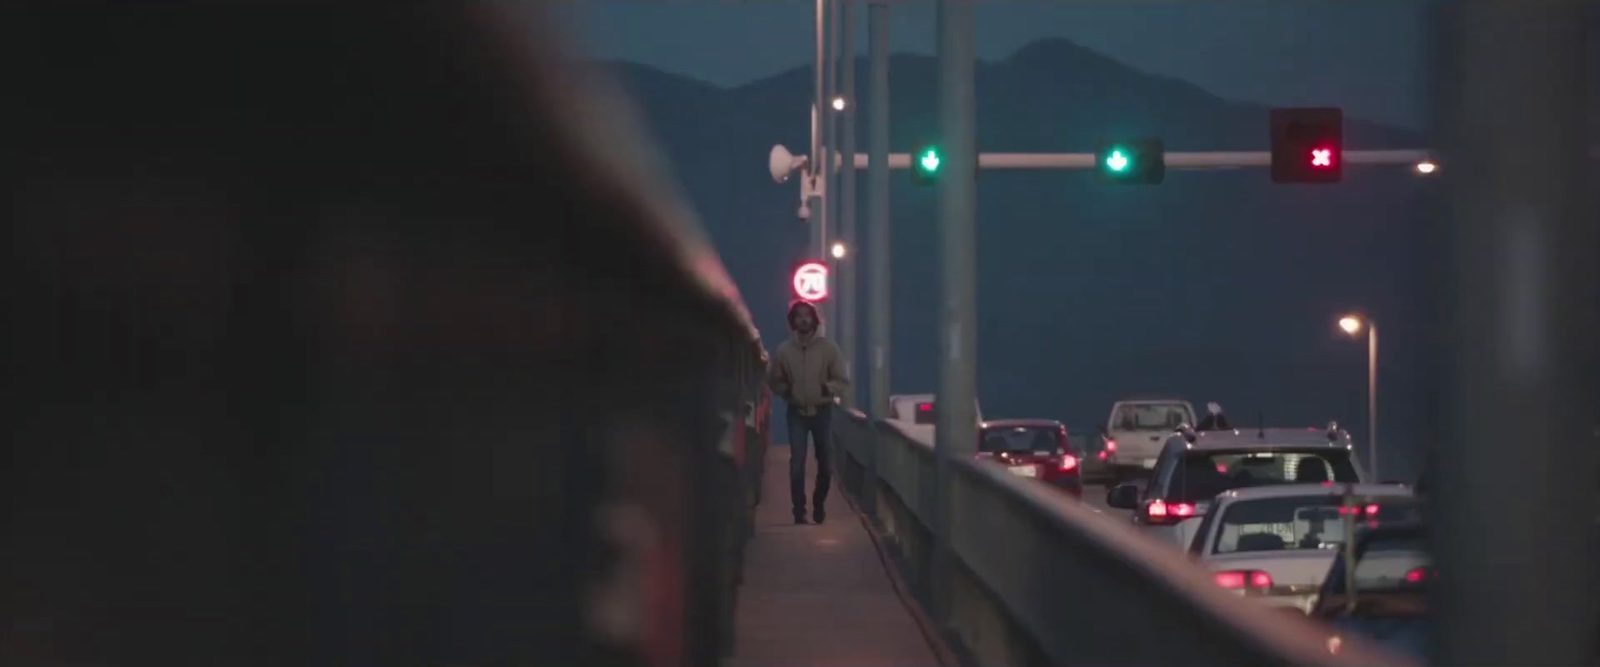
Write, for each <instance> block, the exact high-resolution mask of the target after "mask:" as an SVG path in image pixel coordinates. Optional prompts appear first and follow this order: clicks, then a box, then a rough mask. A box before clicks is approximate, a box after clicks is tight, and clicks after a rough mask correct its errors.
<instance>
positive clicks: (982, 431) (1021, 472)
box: [977, 419, 1083, 497]
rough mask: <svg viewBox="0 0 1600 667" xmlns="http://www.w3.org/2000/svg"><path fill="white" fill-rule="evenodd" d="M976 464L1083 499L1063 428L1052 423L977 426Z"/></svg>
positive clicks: (1023, 421)
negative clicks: (992, 466)
mask: <svg viewBox="0 0 1600 667" xmlns="http://www.w3.org/2000/svg"><path fill="white" fill-rule="evenodd" d="M977 458H978V460H980V461H989V462H992V463H995V464H998V465H1003V466H1006V467H1007V468H1008V469H1010V470H1011V472H1012V473H1013V474H1016V475H1018V476H1021V477H1029V478H1033V479H1038V480H1039V481H1041V482H1044V483H1046V484H1049V485H1051V486H1054V487H1056V488H1059V489H1061V490H1063V491H1066V492H1068V493H1070V494H1072V495H1074V496H1080V497H1081V496H1082V495H1083V478H1082V476H1081V475H1080V469H1079V463H1080V462H1079V461H1078V457H1077V456H1074V455H1073V454H1072V452H1071V450H1070V449H1069V448H1068V445H1067V427H1065V426H1062V425H1061V422H1058V421H1055V420H1052V419H1003V420H998V421H990V422H983V423H982V424H980V425H979V426H978V456H977Z"/></svg>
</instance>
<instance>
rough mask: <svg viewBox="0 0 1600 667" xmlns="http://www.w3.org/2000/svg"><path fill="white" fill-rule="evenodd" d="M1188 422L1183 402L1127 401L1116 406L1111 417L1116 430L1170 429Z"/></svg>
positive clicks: (1188, 418) (1187, 411) (1186, 409)
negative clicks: (1114, 413) (1114, 414)
mask: <svg viewBox="0 0 1600 667" xmlns="http://www.w3.org/2000/svg"><path fill="white" fill-rule="evenodd" d="M1187 423H1190V417H1189V408H1188V406H1186V405H1184V404H1183V403H1129V404H1126V405H1123V406H1121V407H1118V408H1117V414H1116V416H1114V417H1113V418H1112V419H1111V428H1112V430H1116V431H1171V430H1174V429H1177V428H1178V426H1180V425H1182V424H1187Z"/></svg>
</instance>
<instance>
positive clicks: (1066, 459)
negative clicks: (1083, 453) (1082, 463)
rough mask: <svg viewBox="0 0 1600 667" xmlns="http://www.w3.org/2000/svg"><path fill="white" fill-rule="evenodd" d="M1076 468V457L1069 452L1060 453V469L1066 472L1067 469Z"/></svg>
mask: <svg viewBox="0 0 1600 667" xmlns="http://www.w3.org/2000/svg"><path fill="white" fill-rule="evenodd" d="M1077 469H1078V457H1076V456H1073V455H1071V454H1062V455H1061V471H1062V472H1066V471H1068V470H1077Z"/></svg>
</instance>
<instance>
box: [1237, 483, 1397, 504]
mask: <svg viewBox="0 0 1600 667" xmlns="http://www.w3.org/2000/svg"><path fill="white" fill-rule="evenodd" d="M1346 492H1348V493H1349V494H1350V495H1353V496H1369V497H1370V496H1388V497H1391V498H1411V497H1414V494H1413V493H1412V492H1411V489H1410V487H1406V486H1401V485H1399V484H1338V483H1332V484H1329V483H1323V482H1313V483H1309V484H1272V485H1268V486H1247V487H1244V488H1239V489H1230V490H1228V491H1223V492H1222V493H1220V494H1217V498H1219V499H1221V500H1222V501H1223V502H1225V503H1226V502H1233V501H1239V500H1258V499H1261V498H1288V497H1291V496H1342V495H1344V494H1345V493H1346Z"/></svg>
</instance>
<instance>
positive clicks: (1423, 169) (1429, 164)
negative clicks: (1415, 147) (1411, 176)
mask: <svg viewBox="0 0 1600 667" xmlns="http://www.w3.org/2000/svg"><path fill="white" fill-rule="evenodd" d="M1438 169H1439V165H1438V164H1435V163H1434V161H1433V160H1423V161H1421V162H1418V163H1417V173H1419V174H1423V175H1427V174H1431V173H1433V172H1434V171H1436V170H1438Z"/></svg>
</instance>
